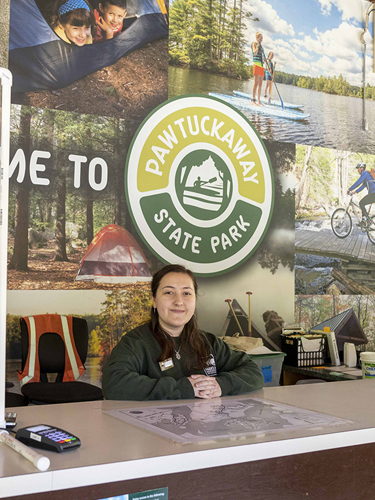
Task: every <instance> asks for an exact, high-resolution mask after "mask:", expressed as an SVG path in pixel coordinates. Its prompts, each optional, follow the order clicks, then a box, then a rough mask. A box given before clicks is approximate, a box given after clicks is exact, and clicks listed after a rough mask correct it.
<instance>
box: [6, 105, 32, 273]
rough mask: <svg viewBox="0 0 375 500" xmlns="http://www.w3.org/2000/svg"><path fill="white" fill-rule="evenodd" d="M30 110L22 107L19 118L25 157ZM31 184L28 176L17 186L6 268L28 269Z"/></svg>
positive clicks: (29, 138) (26, 153)
mask: <svg viewBox="0 0 375 500" xmlns="http://www.w3.org/2000/svg"><path fill="white" fill-rule="evenodd" d="M30 129H31V111H30V109H29V108H25V107H22V109H21V118H20V144H21V147H22V149H23V151H24V153H25V156H26V158H29V157H30V142H31V137H30ZM30 190H31V184H30V180H29V178H28V177H26V178H25V180H24V181H23V183H22V184H21V185H19V186H18V189H17V195H16V209H15V232H14V249H13V255H12V257H11V259H10V262H9V264H8V269H15V270H17V271H28V265H27V260H28V229H29V204H30Z"/></svg>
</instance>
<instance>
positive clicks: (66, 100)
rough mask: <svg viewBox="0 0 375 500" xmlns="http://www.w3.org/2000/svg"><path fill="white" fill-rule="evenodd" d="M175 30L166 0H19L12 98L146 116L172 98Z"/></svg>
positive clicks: (13, 6)
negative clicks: (170, 28) (170, 31)
mask: <svg viewBox="0 0 375 500" xmlns="http://www.w3.org/2000/svg"><path fill="white" fill-rule="evenodd" d="M30 26H33V29H32V30H30ZM167 35H168V14H167V8H166V5H165V3H164V0H101V1H99V0H55V1H53V2H50V1H48V0H22V1H20V0H11V3H10V34H9V69H10V70H11V72H12V74H13V88H12V102H13V103H15V104H26V105H32V106H35V107H45V108H50V109H59V110H64V111H76V112H79V113H87V114H100V115H104V116H116V117H118V118H123V117H125V116H127V117H129V116H131V117H135V118H137V117H138V118H143V117H144V116H145V114H147V112H148V111H150V110H151V109H153V108H154V107H155V106H156V105H158V104H159V103H160V102H162V101H164V100H165V99H166V98H167V74H168V73H167V69H168V40H167ZM124 56H127V57H124ZM155 83H156V84H155ZM139 113H141V114H140V115H139Z"/></svg>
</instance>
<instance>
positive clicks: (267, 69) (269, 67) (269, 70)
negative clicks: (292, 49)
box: [264, 52, 276, 99]
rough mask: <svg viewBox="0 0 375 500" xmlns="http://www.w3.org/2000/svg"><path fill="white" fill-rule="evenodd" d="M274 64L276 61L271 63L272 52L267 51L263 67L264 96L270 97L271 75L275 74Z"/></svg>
mask: <svg viewBox="0 0 375 500" xmlns="http://www.w3.org/2000/svg"><path fill="white" fill-rule="evenodd" d="M275 66H276V63H273V52H269V54H268V57H267V60H266V67H265V75H264V76H265V79H266V87H265V89H264V98H265V99H267V98H268V97H269V99H271V92H272V83H273V77H274V74H275Z"/></svg>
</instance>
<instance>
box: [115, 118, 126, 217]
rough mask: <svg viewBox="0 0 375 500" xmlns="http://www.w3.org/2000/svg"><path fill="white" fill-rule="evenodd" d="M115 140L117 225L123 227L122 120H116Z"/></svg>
mask: <svg viewBox="0 0 375 500" xmlns="http://www.w3.org/2000/svg"><path fill="white" fill-rule="evenodd" d="M114 128H115V140H114V159H115V169H116V186H115V200H116V205H115V224H117V225H118V226H121V222H122V217H121V212H122V200H123V196H124V161H123V158H122V155H121V154H120V151H121V147H120V134H121V132H120V120H119V119H117V118H116V119H115V123H114Z"/></svg>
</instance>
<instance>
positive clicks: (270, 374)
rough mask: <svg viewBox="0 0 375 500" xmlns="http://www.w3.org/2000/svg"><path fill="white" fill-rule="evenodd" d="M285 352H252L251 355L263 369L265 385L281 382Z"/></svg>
mask: <svg viewBox="0 0 375 500" xmlns="http://www.w3.org/2000/svg"><path fill="white" fill-rule="evenodd" d="M285 356H286V354H285V353H284V352H273V353H272V354H250V357H251V359H252V360H253V361H255V363H256V364H257V365H258V366H259V368H260V369H261V370H262V373H263V377H264V385H265V386H266V387H267V386H276V385H279V383H280V375H281V368H282V366H283V361H284V357H285Z"/></svg>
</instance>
